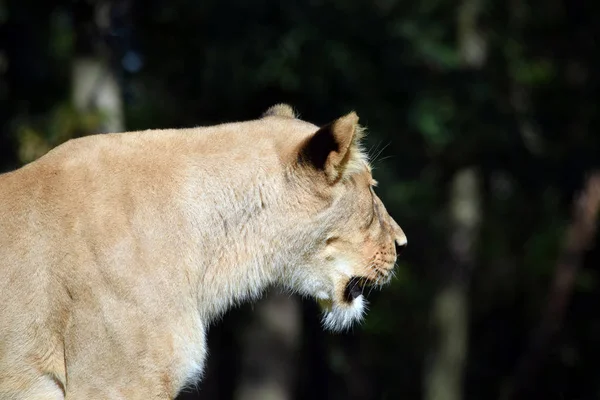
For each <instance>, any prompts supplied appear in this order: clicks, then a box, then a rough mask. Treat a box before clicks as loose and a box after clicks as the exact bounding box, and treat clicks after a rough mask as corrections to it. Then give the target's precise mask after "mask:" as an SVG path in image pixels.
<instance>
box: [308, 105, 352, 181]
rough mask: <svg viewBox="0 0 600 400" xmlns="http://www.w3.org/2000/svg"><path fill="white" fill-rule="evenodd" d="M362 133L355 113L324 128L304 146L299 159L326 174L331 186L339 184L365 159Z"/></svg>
mask: <svg viewBox="0 0 600 400" xmlns="http://www.w3.org/2000/svg"><path fill="white" fill-rule="evenodd" d="M358 131H359V126H358V115H356V113H355V112H354V111H353V112H351V113H350V114H347V115H345V116H343V117H341V118H339V119H337V120H335V121H333V122H330V123H329V124H327V125H325V126H323V127H321V128H320V129H319V130H318V131H317V132H316V133H315V134H314V135H313V136H311V137H310V138H309V139H308V140H307V141H306V142H305V143H304V144H303V145H302V147H301V150H300V154H299V156H300V157H299V159H300V161H301V162H309V163H310V164H311V165H312V166H313V167H315V168H316V169H318V170H322V171H323V172H325V174H326V176H327V178H328V180H329V181H330V182H335V181H337V180H339V179H340V178H341V177H343V176H344V173H345V171H346V170H347V169H348V167H349V166H350V165H351V164H354V163H355V162H356V161H357V160H358V159H362V158H363V155H362V153H361V150H360V148H359V146H358V139H360V137H359V136H360V135H359V132H358Z"/></svg>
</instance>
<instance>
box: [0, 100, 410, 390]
mask: <svg viewBox="0 0 600 400" xmlns="http://www.w3.org/2000/svg"><path fill="white" fill-rule="evenodd" d="M357 121H358V117H357V116H356V114H354V113H350V114H348V115H346V116H344V117H341V118H339V119H337V120H336V122H335V123H334V124H333V125H329V126H330V128H328V129H331V130H330V131H323V128H321V129H320V128H319V127H317V126H315V125H313V124H310V123H308V122H305V121H301V120H299V119H298V118H296V116H295V114H294V113H293V112H292V111H291V107H289V106H279V107H276V108H275V109H272V110H271V112H268V113H267V115H266V116H264V117H263V118H260V119H257V120H253V121H246V122H238V123H228V124H222V125H217V126H211V127H202V128H190V129H180V130H177V129H167V130H153V131H144V132H128V133H122V134H105V135H97V136H89V137H85V138H81V139H76V140H72V141H69V142H67V143H65V144H63V145H61V146H59V147H57V148H56V149H54V150H52V151H50V152H49V153H48V154H46V155H45V156H43V157H42V158H40V159H39V160H37V161H35V162H33V163H31V164H29V165H26V166H25V167H23V168H21V169H19V170H16V171H13V172H11V173H7V174H4V175H0V305H1V306H2V307H0V399H3V400H5V399H6V400H22V399H65V398H66V399H109V398H110V399H112V398H126V399H149V398H152V399H172V398H174V397H175V396H176V395H177V393H178V392H179V391H180V390H181V389H182V388H183V387H185V386H186V385H190V384H193V383H194V382H196V381H197V379H199V377H200V376H201V374H202V370H203V366H204V364H205V358H206V354H207V347H206V332H207V330H208V328H209V326H210V325H211V323H213V322H214V321H215V320H216V319H218V318H220V317H221V316H222V315H223V314H224V313H225V312H226V311H227V310H228V309H230V308H231V307H232V306H234V305H236V304H239V303H241V302H243V301H251V300H254V299H256V298H258V297H259V296H260V295H261V294H262V293H264V291H265V290H266V289H267V288H268V287H270V286H280V287H283V288H287V289H289V290H290V291H293V292H295V293H299V294H300V295H302V296H305V297H309V298H313V299H317V300H319V302H320V303H321V304H322V305H323V306H324V307H323V308H324V318H323V324H324V326H325V327H326V328H328V329H331V330H336V331H338V330H342V329H346V328H348V327H350V326H351V325H352V324H353V323H354V322H357V321H359V320H360V319H361V318H362V316H363V314H364V310H365V304H366V300H365V299H364V296H362V295H360V296H358V297H356V298H354V299H353V300H351V299H348V298H346V296H345V294H344V293H345V290H346V289H347V287H348V285H349V282H351V279H352V278H353V277H360V278H361V279H364V280H366V281H368V282H372V283H375V284H377V283H379V282H383V281H385V280H386V279H389V277H390V276H391V274H392V269H393V267H394V262H395V260H396V252H395V247H394V241H395V242H397V243H399V244H404V243H406V237H405V235H404V233H403V232H402V230H401V229H400V227H399V226H398V224H396V222H395V221H394V220H393V219H392V218H391V217H390V216H389V215H388V213H387V211H386V210H385V208H384V207H383V204H381V201H380V200H379V198H378V197H377V196H376V195H375V194H374V193H373V192H372V187H371V186H372V184H373V178H372V176H371V172H370V168H369V166H368V164H367V162H366V161H367V159H366V155H365V153H364V151H362V150H361V149H360V144H359V139H360V135H361V131H360V128H359V127H358V125H357ZM317 132H325V133H331V134H332V135H333V136H335V138H336V140H339V141H340V142H344V143H346V144H347V143H351V145H350V146H347V147H344V148H343V149H341V150H340V151H338V152H337V153H335V154H334V152H333V149H332V150H331V151H332V152H331V154H330V155H332V156H331V157H329V158H327V162H326V164H325V165H320V166H317V165H310V164H307V163H305V162H300V161H299V160H300V156H299V155H300V154H301V152H303V151H305V150H306V147H305V146H306V144H307V143H310V140H311V139H312V138H314V137H315V135H316V133H317ZM338 150H339V149H338ZM321 155H322V154H321ZM332 171H335V174H334V173H333V172H332ZM338 172H339V174H340V175H337V174H338ZM328 174H330V175H328ZM331 174H333V175H331ZM338 178H341V179H338Z"/></svg>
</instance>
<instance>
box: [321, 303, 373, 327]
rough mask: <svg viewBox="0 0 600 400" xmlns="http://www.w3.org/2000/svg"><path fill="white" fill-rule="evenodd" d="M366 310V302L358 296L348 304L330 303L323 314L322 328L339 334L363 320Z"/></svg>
mask: <svg viewBox="0 0 600 400" xmlns="http://www.w3.org/2000/svg"><path fill="white" fill-rule="evenodd" d="M366 309H367V300H366V299H365V297H364V296H363V295H360V296H358V297H357V298H355V299H354V300H352V303H350V304H343V305H340V304H337V303H336V302H333V303H330V304H329V307H327V308H326V309H325V311H324V314H323V320H322V323H323V327H324V328H325V329H327V330H330V331H334V332H340V331H343V330H346V329H348V328H350V327H351V326H352V324H353V323H355V322H360V321H362V319H363V316H364V314H365V311H366Z"/></svg>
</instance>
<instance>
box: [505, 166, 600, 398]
mask: <svg viewBox="0 0 600 400" xmlns="http://www.w3.org/2000/svg"><path fill="white" fill-rule="evenodd" d="M599 210H600V171H595V172H593V173H592V174H591V175H590V176H589V177H588V179H587V182H586V185H585V188H584V189H583V191H582V192H581V194H580V195H579V196H578V197H577V198H576V199H575V202H574V204H573V220H572V222H571V225H570V226H569V228H568V230H567V236H566V240H565V245H564V248H563V250H562V253H561V255H560V257H559V259H558V262H557V265H556V270H555V274H554V281H553V283H552V286H551V288H550V295H549V299H548V305H547V308H546V311H545V313H544V315H543V317H542V320H541V322H540V325H539V327H538V329H537V330H536V331H535V332H534V334H533V336H532V338H531V342H530V344H529V349H528V351H527V352H526V353H525V355H524V356H523V357H522V359H521V361H520V363H519V364H518V367H517V371H516V373H515V376H514V378H513V384H512V386H511V387H510V388H508V390H507V392H506V394H505V395H504V396H503V398H504V399H507V400H508V399H521V398H528V397H529V393H528V392H529V391H530V390H531V389H532V388H533V387H534V386H535V381H536V376H537V374H538V370H539V369H540V366H541V364H542V362H543V359H544V357H545V356H546V354H547V353H548V349H549V347H550V345H551V343H552V340H553V339H554V337H555V335H556V333H557V332H558V331H559V329H560V326H561V323H562V321H563V318H564V314H565V310H566V308H567V305H568V301H569V297H570V295H571V292H572V290H573V282H574V281H575V276H576V275H577V271H578V270H579V267H580V265H581V260H582V257H583V253H584V252H585V251H586V250H587V249H588V248H589V246H590V245H591V244H592V242H593V241H594V237H595V234H596V230H597V217H598V211H599Z"/></svg>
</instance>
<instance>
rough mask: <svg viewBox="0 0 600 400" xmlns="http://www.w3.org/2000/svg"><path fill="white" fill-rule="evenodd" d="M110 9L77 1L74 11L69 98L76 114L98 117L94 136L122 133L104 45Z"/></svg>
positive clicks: (118, 102) (116, 92)
mask: <svg viewBox="0 0 600 400" xmlns="http://www.w3.org/2000/svg"><path fill="white" fill-rule="evenodd" d="M111 6H112V5H111V3H110V2H108V1H101V2H97V3H91V2H81V1H80V2H76V3H75V5H74V7H73V14H74V21H75V35H76V42H75V57H74V59H73V66H72V72H71V73H72V77H71V83H72V94H71V98H72V101H73V105H74V106H75V109H76V110H77V111H79V112H81V113H87V112H90V111H94V112H98V113H100V117H101V123H100V127H99V132H93V133H108V132H122V131H123V130H124V129H125V123H124V118H123V99H122V95H121V88H120V86H119V84H118V82H117V79H116V76H115V73H114V70H113V68H112V67H111V62H110V60H111V52H110V49H109V48H108V46H106V45H105V43H104V41H103V34H104V32H107V31H108V30H109V29H110V26H111ZM86 133H91V132H86Z"/></svg>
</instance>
